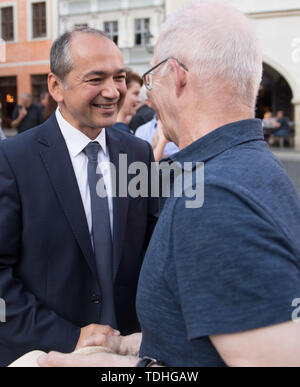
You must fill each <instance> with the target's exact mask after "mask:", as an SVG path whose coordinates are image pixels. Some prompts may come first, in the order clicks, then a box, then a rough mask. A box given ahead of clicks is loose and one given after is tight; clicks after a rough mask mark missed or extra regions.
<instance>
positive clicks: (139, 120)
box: [129, 87, 155, 133]
mask: <svg viewBox="0 0 300 387" xmlns="http://www.w3.org/2000/svg"><path fill="white" fill-rule="evenodd" d="M141 98H142V106H140V107H139V108H138V109H137V112H136V114H135V115H134V116H133V117H132V119H131V121H130V123H129V127H130V129H131V131H132V132H133V133H135V132H136V130H137V129H138V128H139V127H140V126H142V125H144V124H146V123H147V122H149V121H151V120H152V119H153V117H154V115H155V111H154V110H153V107H152V105H151V102H150V101H149V98H148V95H147V90H146V88H145V87H142V89H141Z"/></svg>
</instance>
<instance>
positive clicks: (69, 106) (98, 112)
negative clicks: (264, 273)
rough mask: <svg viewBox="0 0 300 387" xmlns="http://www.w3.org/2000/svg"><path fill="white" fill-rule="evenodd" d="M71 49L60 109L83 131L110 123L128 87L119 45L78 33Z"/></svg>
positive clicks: (68, 119)
mask: <svg viewBox="0 0 300 387" xmlns="http://www.w3.org/2000/svg"><path fill="white" fill-rule="evenodd" d="M70 51H71V56H72V59H73V62H74V68H73V69H72V71H71V72H70V73H69V74H68V75H67V76H66V77H65V79H64V81H63V85H64V88H63V91H62V96H63V101H62V102H61V103H60V110H61V113H62V114H63V116H64V118H65V119H66V120H67V121H68V122H69V123H70V124H71V125H73V126H74V127H76V128H77V129H79V130H81V131H83V132H85V131H87V130H91V129H92V130H93V129H95V130H98V129H99V128H105V127H110V126H112V125H113V124H114V123H115V122H116V120H117V114H118V111H119V109H120V107H121V106H122V104H123V101H124V98H125V95H126V91H127V89H126V72H125V68H124V63H123V59H122V56H121V53H120V51H119V49H118V48H117V46H116V45H115V44H114V43H113V42H112V41H110V40H109V39H108V38H106V37H100V36H96V35H92V34H87V33H77V34H75V35H74V36H73V37H72V39H71V49H70Z"/></svg>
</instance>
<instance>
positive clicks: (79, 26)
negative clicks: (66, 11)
mask: <svg viewBox="0 0 300 387" xmlns="http://www.w3.org/2000/svg"><path fill="white" fill-rule="evenodd" d="M88 26H89V25H88V24H87V23H80V24H74V28H87V27H88Z"/></svg>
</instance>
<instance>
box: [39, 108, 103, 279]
mask: <svg viewBox="0 0 300 387" xmlns="http://www.w3.org/2000/svg"><path fill="white" fill-rule="evenodd" d="M39 143H40V156H41V158H42V160H43V163H44V165H45V168H46V170H47V173H48V176H49V179H50V180H51V183H52V186H53V188H54V190H55V192H56V194H57V197H58V199H59V202H60V204H61V207H62V209H63V211H64V214H65V216H66V218H67V220H68V222H69V224H70V227H71V229H72V231H73V234H74V236H75V238H76V240H77V242H78V244H79V246H80V248H81V251H82V253H83V255H84V257H85V259H86V260H87V263H88V265H89V267H90V269H91V271H92V273H93V275H94V276H95V278H97V275H96V273H97V271H96V264H95V257H94V253H93V249H92V244H91V239H90V233H89V230H88V224H87V219H86V215H85V211H84V207H83V203H82V199H81V195H80V192H79V188H78V184H77V180H76V176H75V173H74V169H73V165H72V162H71V159H70V156H69V152H68V149H67V146H66V143H65V141H64V138H63V136H62V133H61V131H60V129H59V126H58V123H57V121H56V118H55V115H53V116H52V117H51V118H50V119H49V120H48V121H47V123H45V130H44V131H43V134H42V136H41V137H40V139H39Z"/></svg>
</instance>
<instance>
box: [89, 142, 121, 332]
mask: <svg viewBox="0 0 300 387" xmlns="http://www.w3.org/2000/svg"><path fill="white" fill-rule="evenodd" d="M99 150H100V144H99V143H97V142H90V143H89V144H88V145H87V146H86V148H85V150H84V152H85V154H86V155H87V157H88V160H89V161H88V182H89V187H90V194H91V211H92V225H93V231H92V235H93V242H94V251H95V256H96V266H97V271H98V278H99V281H100V287H101V292H102V295H101V316H100V324H104V325H106V324H107V325H110V326H111V327H113V328H115V329H117V324H116V316H115V306H114V289H113V249H112V237H111V228H110V217H109V208H108V200H107V197H105V198H101V197H100V196H98V195H97V192H96V186H97V182H98V181H99V180H100V179H101V178H103V176H102V174H101V173H100V174H99V173H98V174H97V173H96V171H97V167H98V152H99Z"/></svg>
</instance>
